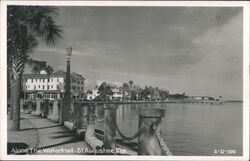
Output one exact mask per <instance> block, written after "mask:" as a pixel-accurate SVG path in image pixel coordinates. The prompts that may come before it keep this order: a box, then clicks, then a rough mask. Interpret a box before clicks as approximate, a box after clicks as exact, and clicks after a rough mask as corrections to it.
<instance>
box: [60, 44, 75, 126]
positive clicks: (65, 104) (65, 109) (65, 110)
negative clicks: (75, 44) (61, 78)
mask: <svg viewBox="0 0 250 161" xmlns="http://www.w3.org/2000/svg"><path fill="white" fill-rule="evenodd" d="M71 54H72V47H71V46H67V47H66V56H67V57H66V60H67V67H66V79H65V93H64V97H63V100H62V109H61V113H60V124H61V125H63V124H64V121H68V119H69V112H70V106H71V98H70V56H71Z"/></svg>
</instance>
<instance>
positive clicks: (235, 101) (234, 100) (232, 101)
mask: <svg viewBox="0 0 250 161" xmlns="http://www.w3.org/2000/svg"><path fill="white" fill-rule="evenodd" d="M224 102H243V100H227V101H224Z"/></svg>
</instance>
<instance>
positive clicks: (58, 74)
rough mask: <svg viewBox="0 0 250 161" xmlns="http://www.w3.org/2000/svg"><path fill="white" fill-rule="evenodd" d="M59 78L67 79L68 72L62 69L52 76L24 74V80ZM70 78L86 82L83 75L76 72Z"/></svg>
mask: <svg viewBox="0 0 250 161" xmlns="http://www.w3.org/2000/svg"><path fill="white" fill-rule="evenodd" d="M58 76H63V77H65V76H66V72H65V71H63V70H62V69H60V70H58V71H56V72H54V73H52V74H51V75H48V74H24V75H23V78H48V77H58ZM70 76H71V78H73V79H84V80H85V78H84V77H83V76H82V75H80V74H78V73H76V72H73V73H71V75H70Z"/></svg>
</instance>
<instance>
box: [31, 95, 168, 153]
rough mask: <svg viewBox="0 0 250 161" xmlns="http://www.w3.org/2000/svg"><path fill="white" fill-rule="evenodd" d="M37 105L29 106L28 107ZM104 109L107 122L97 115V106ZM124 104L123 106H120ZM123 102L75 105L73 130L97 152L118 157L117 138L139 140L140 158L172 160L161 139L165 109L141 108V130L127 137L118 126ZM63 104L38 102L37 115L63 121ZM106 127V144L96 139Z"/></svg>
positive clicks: (71, 118)
mask: <svg viewBox="0 0 250 161" xmlns="http://www.w3.org/2000/svg"><path fill="white" fill-rule="evenodd" d="M32 104H33V105H34V103H28V104H27V105H32ZM100 104H101V105H103V108H104V118H103V119H99V118H98V117H97V114H96V111H97V110H96V108H97V105H100ZM120 104H122V103H120ZM118 105H119V102H104V101H102V102H81V103H79V102H75V103H73V104H72V107H71V111H72V112H71V113H69V115H71V117H69V118H70V119H69V120H68V121H69V122H71V123H72V129H76V131H77V130H78V131H81V129H83V131H84V132H85V141H86V142H87V143H88V144H90V146H91V147H93V148H104V149H107V152H106V153H105V154H116V148H117V137H118V136H120V138H122V139H123V140H126V141H131V140H135V139H137V140H138V141H137V142H138V148H137V154H138V155H167V156H171V155H172V153H171V152H170V150H169V148H168V147H167V145H166V143H165V142H164V140H163V139H162V137H161V131H160V127H161V119H162V118H163V117H164V113H165V111H164V109H159V108H140V109H139V114H138V130H137V132H136V133H135V134H133V135H131V136H126V135H125V134H124V133H123V130H122V129H121V128H120V126H118V124H117V109H118ZM60 108H61V102H60V101H59V100H54V101H53V102H52V101H41V100H37V102H36V114H39V115H40V114H41V115H42V116H44V117H48V118H49V119H51V120H54V121H57V122H58V121H59V119H60V116H61V115H60V111H61V110H60ZM97 122H99V123H100V122H101V123H103V124H104V130H103V133H104V135H103V141H101V140H98V139H97V138H96V133H95V123H97Z"/></svg>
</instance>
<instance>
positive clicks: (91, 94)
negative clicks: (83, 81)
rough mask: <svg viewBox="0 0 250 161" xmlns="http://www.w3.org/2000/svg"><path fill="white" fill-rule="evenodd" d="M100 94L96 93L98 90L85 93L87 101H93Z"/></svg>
mask: <svg viewBox="0 0 250 161" xmlns="http://www.w3.org/2000/svg"><path fill="white" fill-rule="evenodd" d="M99 95H100V94H99V93H98V89H94V90H92V91H91V90H89V91H88V92H87V100H93V99H95V98H96V97H97V96H99Z"/></svg>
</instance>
